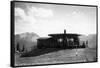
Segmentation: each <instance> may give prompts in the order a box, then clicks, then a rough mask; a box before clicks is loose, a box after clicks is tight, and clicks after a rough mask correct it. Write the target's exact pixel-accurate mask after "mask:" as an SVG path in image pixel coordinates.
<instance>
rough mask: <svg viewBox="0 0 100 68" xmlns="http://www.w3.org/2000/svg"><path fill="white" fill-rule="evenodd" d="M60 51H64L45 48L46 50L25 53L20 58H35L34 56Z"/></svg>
mask: <svg viewBox="0 0 100 68" xmlns="http://www.w3.org/2000/svg"><path fill="white" fill-rule="evenodd" d="M59 50H63V49H62V48H45V49H38V48H37V49H34V50H32V51H31V52H28V53H24V54H22V55H21V56H20V57H34V56H39V55H43V54H47V53H51V52H57V51H59Z"/></svg>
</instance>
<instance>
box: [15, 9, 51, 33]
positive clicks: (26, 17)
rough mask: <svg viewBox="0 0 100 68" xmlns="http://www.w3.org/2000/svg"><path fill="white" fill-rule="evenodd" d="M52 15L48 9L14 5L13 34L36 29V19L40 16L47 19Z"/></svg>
mask: <svg viewBox="0 0 100 68" xmlns="http://www.w3.org/2000/svg"><path fill="white" fill-rule="evenodd" d="M52 16H53V12H52V10H50V9H45V8H37V7H29V8H28V9H27V10H24V9H22V8H20V7H15V34H16V33H22V32H33V31H36V29H37V28H38V27H39V25H38V21H39V19H40V18H46V19H49V18H50V17H52ZM39 23H41V22H39ZM42 23H43V22H42Z"/></svg>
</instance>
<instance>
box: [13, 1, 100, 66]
mask: <svg viewBox="0 0 100 68" xmlns="http://www.w3.org/2000/svg"><path fill="white" fill-rule="evenodd" d="M11 4H13V5H11V9H12V13H11V16H12V17H11V21H12V22H11V25H12V26H11V27H12V35H13V36H12V41H11V42H12V45H11V56H12V59H11V60H12V63H13V65H12V66H16V67H17V66H38V65H54V64H72V63H88V62H97V60H98V57H97V48H98V44H97V36H98V33H97V6H95V5H77V4H62V3H46V2H23V1H12V3H11Z"/></svg>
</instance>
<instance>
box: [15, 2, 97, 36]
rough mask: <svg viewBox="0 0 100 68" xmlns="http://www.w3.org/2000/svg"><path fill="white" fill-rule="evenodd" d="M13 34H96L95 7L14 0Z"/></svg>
mask: <svg viewBox="0 0 100 68" xmlns="http://www.w3.org/2000/svg"><path fill="white" fill-rule="evenodd" d="M14 10H15V12H14V16H15V17H14V18H15V21H14V23H15V34H20V33H24V32H34V33H36V34H37V35H39V36H40V37H47V36H48V34H55V33H63V32H64V29H66V33H77V34H84V35H88V34H96V7H86V6H72V5H57V4H56V5H55V4H40V3H22V2H16V3H15V7H14Z"/></svg>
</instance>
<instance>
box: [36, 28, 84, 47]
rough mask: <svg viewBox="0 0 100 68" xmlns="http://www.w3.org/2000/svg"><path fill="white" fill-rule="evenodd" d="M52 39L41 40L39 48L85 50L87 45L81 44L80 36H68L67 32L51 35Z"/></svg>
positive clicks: (38, 43) (38, 44) (39, 40)
mask: <svg viewBox="0 0 100 68" xmlns="http://www.w3.org/2000/svg"><path fill="white" fill-rule="evenodd" d="M48 36H50V38H39V39H38V42H37V47H38V48H39V49H41V48H68V49H70V48H85V44H83V45H80V44H79V36H80V34H67V33H66V30H64V33H61V34H49V35H48Z"/></svg>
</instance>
